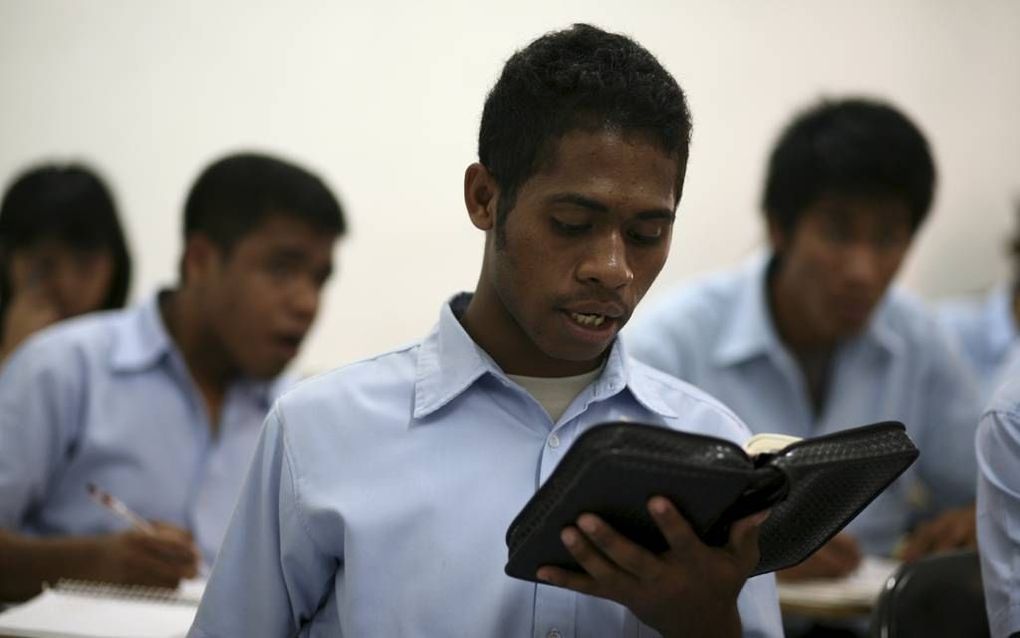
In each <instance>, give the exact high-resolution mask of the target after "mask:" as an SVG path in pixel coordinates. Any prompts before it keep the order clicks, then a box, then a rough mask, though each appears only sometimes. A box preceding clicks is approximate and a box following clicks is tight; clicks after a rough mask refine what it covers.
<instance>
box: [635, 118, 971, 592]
mask: <svg viewBox="0 0 1020 638" xmlns="http://www.w3.org/2000/svg"><path fill="white" fill-rule="evenodd" d="M934 186H935V165H934V161H933V159H932V156H931V152H930V150H929V148H928V143H927V141H926V140H925V138H924V136H923V134H922V133H921V131H920V130H918V128H917V127H916V126H915V125H914V124H913V123H912V122H910V120H908V119H907V118H906V116H904V115H903V114H902V113H900V112H899V111H897V110H896V109H894V108H893V107H891V106H889V105H887V104H883V103H880V102H875V101H871V100H862V99H847V100H839V101H833V102H829V101H826V102H822V103H821V104H818V105H816V106H814V107H812V108H810V109H808V110H807V111H805V112H803V113H801V114H799V115H798V116H797V117H796V118H795V119H794V121H793V122H792V123H791V124H790V125H789V126H788V127H787V128H786V130H785V131H784V132H783V134H782V135H781V136H780V138H779V141H778V143H777V144H776V146H775V148H774V150H773V151H772V155H771V158H770V160H769V165H768V172H767V176H766V181H765V193H764V201H763V209H764V212H765V220H766V223H767V225H768V232H769V240H770V244H771V253H770V254H768V255H765V256H758V257H755V258H753V259H751V260H750V261H749V262H748V263H746V264H745V265H743V266H741V267H739V268H738V269H736V270H734V271H731V272H727V273H721V274H716V275H712V276H709V277H707V278H705V279H704V280H702V281H699V282H696V283H692V284H689V285H687V286H683V287H682V288H680V289H678V290H676V291H674V292H672V293H668V294H667V295H666V296H665V297H664V298H663V299H662V300H661V301H659V302H657V303H656V304H653V305H652V307H651V309H650V310H649V311H648V312H647V313H645V314H643V315H642V316H641V317H640V318H639V319H638V320H637V321H636V322H635V324H634V325H633V326H632V327H631V328H630V329H629V330H628V334H627V336H628V337H629V338H630V339H631V340H632V342H633V344H634V347H635V354H636V356H637V357H638V358H640V359H641V360H643V361H645V362H646V363H649V364H651V365H653V366H654V367H657V368H659V369H660V370H663V371H665V372H668V373H669V374H672V375H674V376H676V377H678V378H680V379H684V380H686V381H688V382H690V383H693V384H694V385H696V386H698V387H699V388H701V389H703V390H705V391H707V392H709V393H711V394H712V395H713V396H715V397H717V398H718V399H719V400H721V401H723V402H724V403H725V404H726V405H727V406H729V407H730V408H732V409H733V410H734V411H735V412H736V413H737V415H738V416H740V417H741V418H742V419H744V421H745V422H746V423H747V424H748V425H749V426H750V427H751V429H752V430H754V431H755V432H781V433H786V434H791V435H795V436H800V437H807V436H817V435H822V434H826V433H830V432H834V431H837V430H840V429H844V428H847V427H851V426H856V425H864V424H866V423H871V422H876V421H882V420H890V419H893V420H899V421H902V422H904V423H905V424H906V426H907V431H908V433H909V434H910V436H911V437H912V438H913V440H914V441H915V442H916V443H917V445H918V446H919V447H920V449H921V458H920V460H919V461H918V463H917V464H915V465H914V467H913V468H911V470H909V471H908V473H907V474H906V475H904V476H903V477H902V478H901V479H900V480H898V481H897V482H896V483H895V484H894V485H893V486H892V487H890V488H889V489H888V490H886V492H884V493H883V494H882V495H881V496H879V498H878V499H877V500H876V501H875V502H874V503H872V505H871V506H869V507H868V508H867V509H866V510H865V511H864V512H862V513H861V514H860V515H859V516H858V517H857V518H856V519H855V520H854V521H853V522H852V523H851V524H850V525H849V526H848V527H847V529H846V531H845V532H844V533H842V534H839V535H837V536H836V537H835V538H834V539H833V540H832V541H831V542H830V543H829V544H828V545H826V546H825V547H823V548H822V549H821V550H820V551H819V552H817V553H816V554H815V555H814V556H813V557H812V558H810V559H808V560H807V561H805V562H804V563H802V564H801V565H799V566H797V567H794V568H792V569H790V570H788V572H786V573H785V576H786V577H789V578H797V577H824V576H840V575H844V574H846V573H848V572H850V571H851V570H852V569H854V567H856V565H857V564H858V562H859V560H860V557H861V552H862V551H863V552H865V553H870V554H882V555H888V554H890V553H892V552H893V550H894V549H895V548H896V546H897V544H898V543H900V541H901V540H902V537H903V536H904V535H905V534H907V533H908V532H909V531H910V530H911V528H912V526H914V525H915V524H917V523H918V521H919V520H921V519H924V518H928V520H929V522H928V523H926V524H922V525H920V526H919V527H917V528H916V530H915V533H914V535H913V536H912V537H911V538H910V540H909V541H908V542H907V545H906V546H905V549H904V556H905V557H907V558H916V557H917V556H920V555H922V554H924V553H928V552H931V551H935V550H938V549H944V548H950V547H956V546H960V545H970V544H973V542H974V510H973V506H972V503H973V500H974V481H975V472H976V468H975V461H974V446H973V439H974V427H975V424H976V422H977V416H978V409H979V407H978V399H977V395H976V387H975V384H974V383H973V380H972V379H971V377H970V376H969V374H968V373H967V370H966V369H965V367H964V366H963V365H962V362H961V360H960V359H959V357H958V355H957V354H956V353H955V351H954V350H953V349H952V348H951V347H950V346H949V344H948V343H947V340H946V337H944V336H943V334H942V332H941V331H940V330H939V329H938V327H937V326H936V324H935V321H934V319H933V318H932V317H931V316H930V315H929V313H928V312H927V311H926V310H924V309H923V308H922V307H921V305H920V304H919V302H918V301H916V300H915V299H913V298H911V297H909V296H907V295H906V294H904V293H903V292H902V291H899V290H895V289H893V290H890V285H891V283H892V280H893V278H894V277H895V275H896V273H897V271H898V270H899V268H900V265H901V264H902V262H903V259H904V257H905V256H906V255H907V251H908V249H909V248H910V246H911V244H912V242H913V240H914V237H915V236H916V233H917V230H918V228H920V226H921V224H922V223H923V221H924V219H925V217H926V216H927V214H928V210H929V208H930V206H931V202H932V196H933V193H934ZM952 508H960V509H952ZM933 517H934V518H933ZM783 575H784V574H781V576H783Z"/></svg>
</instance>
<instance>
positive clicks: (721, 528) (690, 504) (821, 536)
mask: <svg viewBox="0 0 1020 638" xmlns="http://www.w3.org/2000/svg"><path fill="white" fill-rule="evenodd" d="M748 443H749V447H750V450H751V454H748V452H747V451H745V450H744V449H742V448H741V447H740V446H738V445H736V444H734V443H732V442H730V441H726V440H724V439H719V438H716V437H711V436H704V435H699V434H691V433H688V432H678V431H675V430H670V429H667V428H662V427H656V426H650V425H640V424H635V423H607V424H602V425H598V426H595V427H593V428H591V429H590V430H588V431H587V432H585V433H584V434H582V435H581V436H580V437H578V439H577V441H576V442H575V443H574V445H573V446H571V448H570V450H568V451H567V454H566V455H565V456H564V457H563V460H562V461H561V462H560V464H559V466H557V468H556V469H555V470H554V471H553V473H552V475H551V476H550V477H549V480H547V481H546V482H545V484H544V485H542V487H540V488H539V490H538V491H537V492H536V493H535V495H534V496H533V497H532V498H531V500H529V501H528V503H527V504H526V505H525V506H524V508H523V509H522V510H521V512H520V513H519V514H518V515H517V517H516V518H515V519H514V520H513V522H512V523H511V524H510V527H509V529H508V530H507V534H506V542H507V547H508V548H509V559H508V561H507V565H506V573H507V574H509V575H510V576H514V577H516V578H522V579H525V580H536V578H535V572H536V571H537V570H538V568H539V567H541V566H542V565H555V566H559V567H566V568H568V569H575V570H579V569H580V567H579V566H578V565H577V563H576V562H575V561H574V560H573V558H572V557H571V555H570V553H569V552H568V551H567V550H566V548H565V547H564V546H563V543H562V542H561V541H560V531H561V530H562V529H563V528H564V527H566V526H567V525H573V524H574V522H575V521H576V520H577V517H578V516H579V515H581V514H582V513H584V512H590V513H593V514H597V515H599V516H601V517H602V518H603V519H604V520H605V521H606V522H607V523H609V524H610V525H612V526H613V527H614V528H615V529H616V530H617V531H619V532H620V533H622V534H624V535H626V536H627V537H628V538H631V539H633V540H634V541H635V542H637V543H640V544H641V545H643V546H644V547H647V548H648V549H650V550H652V551H654V552H656V553H658V552H663V551H666V549H668V545H667V543H666V540H665V538H663V536H662V534H661V533H660V532H659V530H658V528H657V527H656V525H655V522H654V521H653V520H652V518H651V516H650V515H649V514H648V511H647V508H646V504H647V502H648V499H650V498H651V497H652V496H656V495H661V496H665V497H667V498H669V499H670V500H671V501H672V502H673V503H674V505H676V507H677V508H678V509H679V510H680V512H681V513H682V514H683V515H684V516H685V517H686V519H687V521H688V522H689V523H690V524H691V526H692V527H693V529H694V531H695V532H696V533H697V534H698V536H699V537H700V538H701V539H702V540H703V541H704V542H706V543H708V544H709V545H716V546H719V545H723V544H725V543H726V542H727V540H728V538H729V530H730V525H731V524H732V523H734V522H735V521H737V520H739V519H741V518H743V517H745V516H748V515H750V514H753V513H755V512H758V511H761V510H764V509H770V510H771V514H770V516H769V518H768V519H767V520H766V521H765V522H764V523H763V524H762V528H761V535H760V542H759V546H760V549H761V559H760V561H759V563H758V566H757V568H756V569H755V572H754V573H755V574H761V573H765V572H770V571H775V570H777V569H783V568H785V567H790V566H791V565H796V564H797V563H799V562H801V561H802V560H804V559H805V558H807V557H808V556H810V555H811V554H812V553H813V552H814V551H815V550H817V549H818V548H819V547H821V546H822V545H823V544H824V543H825V542H826V541H827V540H829V539H830V538H831V537H832V536H834V535H835V534H836V533H837V532H839V531H840V530H841V529H843V527H845V526H846V524H847V523H849V522H850V521H851V520H852V519H853V518H854V516H856V515H857V514H858V512H860V511H861V510H862V509H864V507H865V506H866V505H867V504H868V503H870V502H871V501H872V500H873V499H874V498H875V497H876V496H878V495H879V494H880V493H881V492H882V490H884V489H885V488H886V487H887V486H888V485H889V484H890V483H892V482H893V481H894V480H895V479H896V477H898V476H899V475H900V474H902V473H903V471H904V470H906V469H907V468H908V467H909V466H910V465H911V463H913V462H914V460H915V459H916V458H917V456H918V451H917V448H916V447H915V446H914V444H913V443H912V442H911V441H910V438H909V437H907V434H906V431H905V429H904V427H903V424H901V423H897V422H893V421H889V422H884V423H876V424H873V425H867V426H863V427H859V428H853V429H849V430H843V431H842V432H836V433H834V434H828V435H825V436H820V437H816V438H811V439H804V440H800V441H798V440H796V439H795V438H794V437H786V436H783V435H759V436H758V437H755V438H753V439H751V440H750V441H749V442H748Z"/></svg>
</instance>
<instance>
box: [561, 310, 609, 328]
mask: <svg viewBox="0 0 1020 638" xmlns="http://www.w3.org/2000/svg"><path fill="white" fill-rule="evenodd" d="M570 317H571V318H572V319H573V320H574V321H576V322H577V323H579V324H581V325H582V326H591V327H592V328H597V327H598V326H601V325H602V323H603V322H604V321H605V320H606V316H605V315H583V314H581V313H579V312H572V313H570Z"/></svg>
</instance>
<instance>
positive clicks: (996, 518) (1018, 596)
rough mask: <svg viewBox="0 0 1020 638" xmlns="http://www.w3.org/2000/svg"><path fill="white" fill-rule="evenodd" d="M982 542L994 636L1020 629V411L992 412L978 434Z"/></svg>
mask: <svg viewBox="0 0 1020 638" xmlns="http://www.w3.org/2000/svg"><path fill="white" fill-rule="evenodd" d="M977 458H978V465H979V467H980V474H979V477H978V488H977V527H978V545H979V547H980V549H981V552H980V554H981V577H982V580H983V581H984V589H985V605H986V606H987V608H988V619H989V622H990V626H991V630H992V635H993V636H1003V637H1004V636H1008V635H1010V634H1011V633H1013V632H1015V631H1020V571H1018V570H1017V569H1016V568H1015V563H1016V557H1017V556H1020V413H1018V412H1017V410H1016V408H1014V409H1013V410H1012V411H993V412H989V413H987V414H986V415H985V417H984V418H983V419H982V420H981V425H980V426H979V427H978V433H977Z"/></svg>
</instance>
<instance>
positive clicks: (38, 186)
mask: <svg viewBox="0 0 1020 638" xmlns="http://www.w3.org/2000/svg"><path fill="white" fill-rule="evenodd" d="M44 240H56V241H59V242H60V243H62V244H64V245H66V246H67V247H69V248H71V249H72V250H80V251H88V252H95V251H109V253H110V256H111V257H112V258H113V278H112V280H111V282H110V289H109V291H108V292H107V295H106V298H105V300H104V301H103V305H102V308H103V309H111V308H121V307H123V306H124V302H125V300H126V299H127V293H128V287H129V286H130V283H131V257H130V255H129V254H128V249H127V242H126V241H125V240H124V231H123V230H122V229H121V225H120V220H119V219H118V217H117V210H116V206H114V203H113V196H112V195H111V194H110V190H109V189H108V188H107V187H106V184H105V183H103V180H102V179H101V178H100V177H99V176H98V175H97V174H96V173H95V171H93V170H92V169H90V168H87V167H85V166H82V165H79V164H71V165H67V166H59V165H52V164H50V165H43V166H37V167H34V168H31V169H29V170H27V171H25V172H24V173H22V174H21V175H19V176H18V178H17V179H15V180H14V182H13V183H11V185H10V187H8V189H7V192H6V193H5V194H4V198H3V203H2V204H0V326H2V325H3V321H4V318H5V317H6V315H7V307H8V305H7V304H9V303H10V299H11V294H12V293H13V291H12V290H11V280H10V258H11V253H13V252H14V251H17V250H20V249H23V248H28V247H31V246H33V245H34V244H37V243H38V242H41V241H44Z"/></svg>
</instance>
